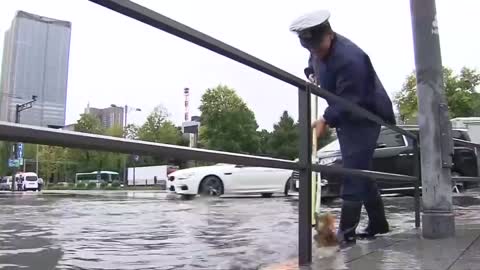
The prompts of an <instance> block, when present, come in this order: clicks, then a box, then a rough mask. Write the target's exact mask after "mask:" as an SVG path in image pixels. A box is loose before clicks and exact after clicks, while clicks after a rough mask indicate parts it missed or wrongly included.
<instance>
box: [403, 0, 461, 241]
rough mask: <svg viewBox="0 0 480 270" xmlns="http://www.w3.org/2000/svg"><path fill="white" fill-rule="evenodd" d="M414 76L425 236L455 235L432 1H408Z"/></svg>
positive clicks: (448, 145)
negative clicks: (415, 77)
mask: <svg viewBox="0 0 480 270" xmlns="http://www.w3.org/2000/svg"><path fill="white" fill-rule="evenodd" d="M410 9H411V14H412V28H413V29H412V32H413V44H414V51H415V66H416V75H417V95H418V104H419V108H418V112H419V113H418V123H419V126H420V149H421V151H422V153H421V157H420V158H421V165H422V166H421V167H422V170H421V174H422V198H423V216H422V229H423V236H424V237H425V238H445V237H450V236H453V235H455V218H454V214H453V207H452V179H451V167H452V156H453V140H452V135H451V122H450V120H449V117H448V106H447V102H446V98H445V94H444V89H443V72H442V60H441V53H440V39H439V35H438V24H437V13H436V8H435V0H410Z"/></svg>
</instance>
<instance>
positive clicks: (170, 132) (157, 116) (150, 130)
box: [138, 106, 182, 144]
mask: <svg viewBox="0 0 480 270" xmlns="http://www.w3.org/2000/svg"><path fill="white" fill-rule="evenodd" d="M168 117H169V114H168V112H167V110H166V109H165V108H164V107H163V106H157V107H155V109H154V110H153V112H152V113H150V115H149V116H148V117H147V121H146V122H145V123H144V124H143V125H142V127H140V129H139V130H138V138H139V139H140V140H143V141H149V142H157V143H167V144H180V143H181V142H182V134H181V132H180V130H179V129H178V128H177V127H176V126H175V125H174V124H173V123H172V122H171V121H170V120H168Z"/></svg>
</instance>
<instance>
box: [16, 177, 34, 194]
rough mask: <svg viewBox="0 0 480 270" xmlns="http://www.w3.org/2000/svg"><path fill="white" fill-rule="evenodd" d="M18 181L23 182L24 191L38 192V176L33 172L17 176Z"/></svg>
mask: <svg viewBox="0 0 480 270" xmlns="http://www.w3.org/2000/svg"><path fill="white" fill-rule="evenodd" d="M17 179H20V181H22V190H34V191H38V176H37V174H36V173H33V172H25V173H19V174H17Z"/></svg>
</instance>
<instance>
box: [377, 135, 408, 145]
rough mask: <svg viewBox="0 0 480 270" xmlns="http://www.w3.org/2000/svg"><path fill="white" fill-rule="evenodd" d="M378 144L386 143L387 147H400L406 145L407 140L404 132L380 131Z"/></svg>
mask: <svg viewBox="0 0 480 270" xmlns="http://www.w3.org/2000/svg"><path fill="white" fill-rule="evenodd" d="M377 144H379V145H380V144H384V145H385V147H399V146H405V140H404V139H403V135H402V134H400V133H396V132H391V131H388V132H383V133H380V137H379V138H378V141H377Z"/></svg>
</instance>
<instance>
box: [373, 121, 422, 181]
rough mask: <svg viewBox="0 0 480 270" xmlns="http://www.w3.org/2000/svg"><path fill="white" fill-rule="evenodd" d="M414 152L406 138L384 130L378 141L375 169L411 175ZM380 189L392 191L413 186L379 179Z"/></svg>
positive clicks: (374, 160)
mask: <svg viewBox="0 0 480 270" xmlns="http://www.w3.org/2000/svg"><path fill="white" fill-rule="evenodd" d="M412 161H413V151H412V149H411V147H410V146H409V144H408V141H407V140H406V138H405V136H403V135H402V134H400V133H397V132H395V131H393V130H386V129H385V130H382V132H381V133H380V136H379V138H378V141H377V149H376V150H375V155H374V159H373V169H374V170H375V171H379V172H385V173H394V174H406V175H408V174H409V173H410V175H411V173H412V172H411V168H409V167H410V165H409V164H413V163H412ZM377 183H378V186H379V188H381V189H391V188H402V187H408V186H412V185H411V183H408V182H401V181H394V180H388V179H377Z"/></svg>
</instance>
